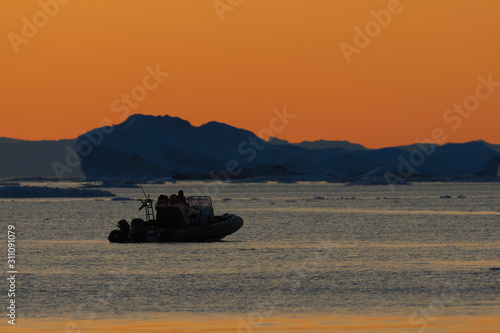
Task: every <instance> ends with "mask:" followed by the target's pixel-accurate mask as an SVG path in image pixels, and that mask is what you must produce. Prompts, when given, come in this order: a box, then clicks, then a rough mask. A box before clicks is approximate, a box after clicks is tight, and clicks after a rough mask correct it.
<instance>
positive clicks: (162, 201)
mask: <svg viewBox="0 0 500 333" xmlns="http://www.w3.org/2000/svg"><path fill="white" fill-rule="evenodd" d="M167 206H168V197H167V196H166V195H163V194H160V196H159V197H158V201H157V202H156V207H155V208H156V210H158V208H166V207H167Z"/></svg>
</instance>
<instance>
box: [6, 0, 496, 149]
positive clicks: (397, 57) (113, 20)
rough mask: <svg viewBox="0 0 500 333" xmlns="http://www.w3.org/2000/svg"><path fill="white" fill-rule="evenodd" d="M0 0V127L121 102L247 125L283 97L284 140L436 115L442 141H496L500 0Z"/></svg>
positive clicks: (49, 132)
mask: <svg viewBox="0 0 500 333" xmlns="http://www.w3.org/2000/svg"><path fill="white" fill-rule="evenodd" d="M230 3H232V4H233V5H230ZM234 4H236V5H234ZM0 7H1V8H0V9H1V10H0V33H1V34H2V36H3V38H2V40H1V42H0V55H1V62H0V73H1V79H0V108H1V113H0V136H1V137H12V138H19V139H29V140H42V139H63V138H74V137H77V136H78V135H80V134H82V133H83V132H85V131H88V130H90V129H92V128H96V127H100V126H102V125H105V124H108V123H113V124H117V123H120V122H122V121H123V120H124V119H126V117H127V116H128V115H131V114H134V113H142V114H151V115H165V114H168V115H171V116H178V117H181V118H184V119H186V120H189V121H190V122H191V123H192V124H194V125H201V124H203V123H206V122H208V121H212V120H216V121H219V122H224V123H228V124H230V125H232V126H236V127H240V128H245V129H248V130H251V131H253V132H255V133H258V132H259V131H260V130H261V129H263V128H268V127H269V126H270V120H271V119H272V118H273V116H274V114H273V109H274V108H277V109H280V110H281V109H282V108H283V107H285V106H286V108H287V110H288V112H289V113H291V114H294V115H296V118H295V119H293V120H292V121H290V123H289V124H288V125H287V126H286V127H285V128H284V129H283V130H282V131H280V132H279V133H275V135H276V136H277V137H280V138H283V139H287V140H289V141H292V142H298V141H303V140H318V139H326V140H349V141H351V142H356V143H360V144H363V145H365V146H367V147H370V148H377V147H383V146H394V145H403V144H410V143H413V142H415V140H428V139H432V138H433V131H434V130H435V129H436V128H438V129H439V128H440V129H442V132H443V134H442V135H441V137H445V138H446V139H445V142H465V141H471V140H477V139H483V140H486V141H488V142H490V143H500V131H498V128H497V127H498V124H499V120H500V113H499V110H500V61H499V59H500V44H499V43H498V36H499V35H500V23H499V20H498V13H499V12H500V2H498V1H486V0H483V1H473V0H464V1H459V2H457V1H452V0H442V1H434V0H419V1H409V0H401V1H400V2H399V1H395V0H390V1H387V0H383V1H379V0H376V1H373V0H359V1H350V0H342V1H330V0H315V1H304V0H274V1H263V0H252V1H245V0H243V1H232V2H228V1H227V0H221V1H185V0H169V1H152V0H146V1H136V0H107V1H97V0H86V1H78V0H73V1H68V0H64V1H63V0H59V1H56V0H41V1H36V0H25V1H20V2H18V1H2V2H1V4H0ZM387 13H389V15H390V16H387ZM360 31H361V33H360ZM346 45H349V46H346ZM346 47H347V48H346ZM346 50H349V51H348V52H346ZM155 71H156V76H155V74H153V73H154V72H155ZM158 73H161V74H158ZM166 73H168V74H166ZM148 75H149V76H148ZM485 80H486V82H489V84H486V83H485ZM481 85H482V86H481ZM137 87H139V88H137ZM478 94H479V95H478ZM127 95H129V97H126V96H127ZM134 96H135V97H134ZM127 98H129V99H128V102H127ZM455 104H457V105H459V106H460V105H463V107H462V111H461V112H459V111H458V110H459V109H458V108H454V105H455ZM449 109H451V111H448V110H449ZM469 109H470V110H472V111H468V110H469Z"/></svg>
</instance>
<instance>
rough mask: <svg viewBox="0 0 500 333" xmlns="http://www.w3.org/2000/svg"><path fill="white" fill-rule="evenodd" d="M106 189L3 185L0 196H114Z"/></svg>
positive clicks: (0, 188)
mask: <svg viewBox="0 0 500 333" xmlns="http://www.w3.org/2000/svg"><path fill="white" fill-rule="evenodd" d="M114 196H115V195H114V194H113V193H111V192H108V191H101V190H82V189H77V188H58V187H47V186H4V187H0V198H97V197H114Z"/></svg>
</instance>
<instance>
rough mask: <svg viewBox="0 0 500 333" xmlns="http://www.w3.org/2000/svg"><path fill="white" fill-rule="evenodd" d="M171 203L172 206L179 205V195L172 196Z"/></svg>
mask: <svg viewBox="0 0 500 333" xmlns="http://www.w3.org/2000/svg"><path fill="white" fill-rule="evenodd" d="M169 202H170V205H171V206H175V205H176V204H177V203H179V197H178V196H177V194H172V195H171V196H170V198H169Z"/></svg>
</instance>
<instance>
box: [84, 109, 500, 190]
mask: <svg viewBox="0 0 500 333" xmlns="http://www.w3.org/2000/svg"><path fill="white" fill-rule="evenodd" d="M95 131H101V133H106V132H108V133H109V134H103V135H102V140H100V142H97V143H91V142H92V140H90V138H91V137H98V135H93V134H95ZM78 146H79V147H80V148H81V147H84V148H87V149H83V150H82V153H81V157H82V170H83V172H84V174H85V176H86V177H87V179H89V180H93V179H104V178H105V179H110V178H131V179H134V178H135V177H137V175H139V176H140V177H141V178H142V177H147V178H149V179H156V178H165V177H167V178H165V179H170V177H171V178H172V179H178V180H179V179H213V180H221V181H226V180H232V181H234V180H238V179H248V178H251V179H254V180H255V179H257V180H258V179H261V180H263V181H266V180H278V181H282V182H294V181H298V180H325V181H346V182H350V181H359V183H361V184H369V183H373V184H383V183H385V181H386V178H385V176H386V175H387V174H388V173H389V174H394V175H398V176H399V175H401V174H405V176H404V177H403V178H405V180H406V179H408V180H474V179H478V178H484V177H491V178H495V177H496V176H497V173H496V170H497V169H495V168H498V164H499V163H500V159H499V158H498V157H497V156H498V155H499V153H498V152H497V151H495V150H494V149H493V148H492V147H491V145H489V144H487V143H485V142H483V141H475V142H469V143H465V144H446V145H443V146H429V148H428V150H427V151H423V152H420V155H418V157H423V158H420V159H416V158H415V157H416V156H417V155H416V154H415V153H414V151H415V149H414V148H412V149H410V148H408V147H395V148H383V149H372V150H370V149H352V147H349V148H350V149H346V148H343V147H329V146H326V148H316V147H314V149H308V148H311V147H308V148H304V147H301V146H297V145H293V144H287V143H282V144H271V143H269V142H266V141H263V140H261V139H259V138H258V137H257V136H256V135H255V134H253V133H252V132H249V131H247V130H244V129H239V128H235V127H232V126H229V125H226V124H222V123H218V122H209V123H207V124H204V125H202V126H199V127H196V126H192V125H191V124H190V123H189V122H187V121H185V120H182V119H180V118H173V117H169V116H145V115H134V116H131V117H130V118H129V119H128V120H127V121H125V122H124V123H122V124H120V125H116V126H114V127H113V130H112V131H110V129H109V128H107V129H103V130H99V129H97V130H94V131H92V132H89V133H86V134H84V135H82V136H80V137H79V138H78ZM83 152H85V153H83ZM88 152H90V153H88ZM412 154H413V155H412ZM495 158H496V159H495ZM410 161H414V163H413V164H412V163H411V162H410ZM415 161H416V162H415ZM409 170H410V171H409ZM492 170H493V171H492ZM399 181H400V182H402V183H404V181H401V180H399ZM395 182H396V181H395Z"/></svg>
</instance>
